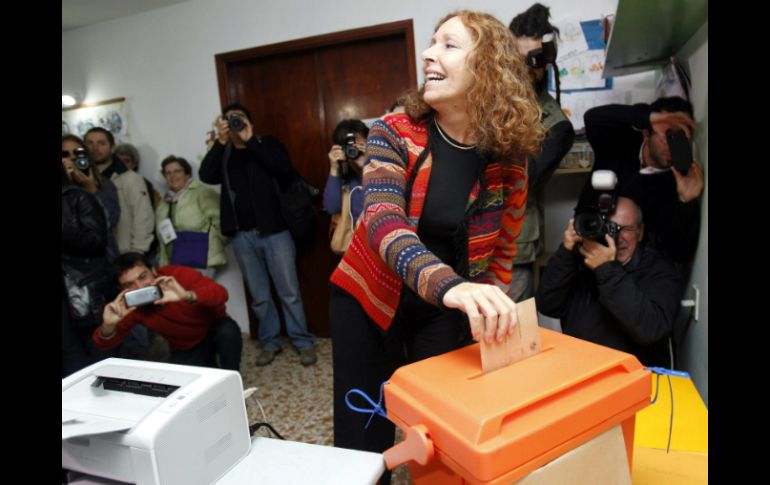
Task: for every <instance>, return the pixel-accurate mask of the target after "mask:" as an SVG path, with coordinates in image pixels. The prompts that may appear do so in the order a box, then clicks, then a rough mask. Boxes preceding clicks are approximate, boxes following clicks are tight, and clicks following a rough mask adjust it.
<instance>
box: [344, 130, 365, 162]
mask: <svg viewBox="0 0 770 485" xmlns="http://www.w3.org/2000/svg"><path fill="white" fill-rule="evenodd" d="M343 150H344V151H345V156H346V157H347V158H348V159H350V160H355V159H356V158H358V156H359V155H360V154H361V151H360V150H359V149H358V147H357V146H356V135H354V134H353V133H348V135H347V136H346V137H345V146H344V147H343Z"/></svg>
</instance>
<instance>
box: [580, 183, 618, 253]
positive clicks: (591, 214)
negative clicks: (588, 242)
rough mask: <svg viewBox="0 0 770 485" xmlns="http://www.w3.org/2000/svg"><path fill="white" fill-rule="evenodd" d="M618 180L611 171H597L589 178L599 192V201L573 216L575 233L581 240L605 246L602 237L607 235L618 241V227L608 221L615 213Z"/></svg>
mask: <svg viewBox="0 0 770 485" xmlns="http://www.w3.org/2000/svg"><path fill="white" fill-rule="evenodd" d="M617 182H618V178H617V176H616V175H615V172H613V171H612V170H597V171H595V172H594V173H593V175H592V176H591V186H592V187H593V188H594V190H596V191H599V199H598V200H597V203H596V205H595V206H589V207H586V208H583V209H579V210H578V212H577V213H576V214H575V232H577V234H578V236H580V237H582V238H583V239H592V240H594V241H597V242H600V243H602V244H606V241H605V240H604V235H605V234H609V235H610V237H611V238H612V239H614V240H615V241H617V240H618V232H620V231H619V228H618V225H617V224H616V223H614V222H612V221H610V220H609V217H610V215H611V214H612V213H613V212H615V193H614V190H615V185H616V184H617Z"/></svg>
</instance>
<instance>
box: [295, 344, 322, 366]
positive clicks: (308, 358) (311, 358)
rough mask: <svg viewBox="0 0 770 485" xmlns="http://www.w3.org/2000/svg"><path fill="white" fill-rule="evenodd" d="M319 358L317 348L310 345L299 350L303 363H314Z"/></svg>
mask: <svg viewBox="0 0 770 485" xmlns="http://www.w3.org/2000/svg"><path fill="white" fill-rule="evenodd" d="M317 360H318V357H317V356H316V355H315V349H314V348H313V347H308V348H306V349H300V351H299V361H300V362H301V363H302V365H305V366H307V365H313V364H315V363H316V361H317Z"/></svg>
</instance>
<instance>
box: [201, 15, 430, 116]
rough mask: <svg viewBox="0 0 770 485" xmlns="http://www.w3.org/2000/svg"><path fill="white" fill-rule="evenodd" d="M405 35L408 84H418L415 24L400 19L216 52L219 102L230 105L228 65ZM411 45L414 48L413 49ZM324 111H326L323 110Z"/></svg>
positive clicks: (323, 114)
mask: <svg viewBox="0 0 770 485" xmlns="http://www.w3.org/2000/svg"><path fill="white" fill-rule="evenodd" d="M399 34H401V35H403V36H404V38H405V40H406V59H407V63H408V66H409V67H408V69H409V72H408V77H409V83H410V84H411V85H412V86H417V66H416V64H415V51H414V27H413V22H412V19H407V20H398V21H396V22H389V23H386V24H379V25H372V26H369V27H361V28H358V29H352V30H343V31H340V32H332V33H331V34H323V35H316V36H313V37H305V38H303V39H296V40H290V41H286V42H279V43H277V44H270V45H265V46H260V47H252V48H249V49H241V50H237V51H231V52H225V53H222V54H216V55H215V56H214V60H215V63H216V69H217V82H218V83H219V101H220V103H221V106H227V105H228V104H230V103H231V102H233V101H232V100H231V99H229V96H228V94H227V93H228V89H227V87H228V86H229V79H228V76H227V67H228V64H231V63H236V62H243V61H249V60H254V59H259V58H262V57H268V56H274V55H280V54H288V53H296V52H301V51H307V50H313V49H318V48H320V47H326V46H331V45H339V44H345V43H348V42H356V41H361V40H366V39H372V38H378V37H390V36H393V35H399ZM410 47H411V48H410ZM321 111H323V110H321ZM320 116H321V122H322V123H324V124H325V122H326V120H325V118H326V115H325V113H320Z"/></svg>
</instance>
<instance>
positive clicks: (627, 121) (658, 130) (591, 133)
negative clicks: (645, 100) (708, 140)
mask: <svg viewBox="0 0 770 485" xmlns="http://www.w3.org/2000/svg"><path fill="white" fill-rule="evenodd" d="M692 114H693V110H692V105H691V104H690V102H688V101H686V100H684V99H682V98H679V97H670V98H659V99H658V100H656V101H655V102H654V103H652V104H651V105H647V104H636V105H633V106H624V105H607V106H598V107H596V108H592V109H590V110H588V111H586V113H585V117H584V119H585V125H586V135H587V136H588V141H589V142H590V143H591V147H592V148H593V150H594V153H595V156H596V157H595V160H596V161H595V163H594V171H596V170H612V171H613V172H615V173H616V174H617V176H618V193H619V194H621V195H627V196H628V197H631V198H633V199H634V200H636V201H637V203H638V204H639V205H640V207H641V209H642V211H643V212H644V217H645V220H646V227H647V241H648V242H649V243H650V244H651V245H653V246H654V247H656V248H657V249H658V250H660V251H663V252H665V253H666V254H668V255H669V256H671V258H673V259H674V261H676V262H677V263H679V264H688V263H690V262H691V261H692V260H693V258H694V256H695V251H696V250H697V247H698V234H699V230H700V207H699V204H698V197H699V196H700V194H701V193H702V192H703V169H702V167H701V165H700V163H699V162H698V161H697V160H695V161H693V160H692V156H691V155H688V156H687V157H684V158H687V159H686V160H681V161H678V160H672V158H673V157H672V152H673V150H672V147H670V146H669V142H668V140H667V137H670V136H675V135H676V134H677V132H684V135H685V136H686V138H687V141H686V142H685V150H686V149H687V148H689V145H688V144H689V140H690V139H691V138H692V130H694V129H695V128H696V125H695V122H694V121H693V119H692ZM675 163H679V165H678V166H679V167H681V168H680V169H677V168H676V167H675V166H672V165H674V164H675ZM690 163H691V164H692V165H691V166H689V167H688V165H689V164H690ZM596 198H597V193H596V191H594V190H593V189H592V187H591V184H590V182H587V183H586V185H585V187H584V188H583V192H582V194H581V196H580V201H579V203H578V209H579V210H580V209H581V208H583V207H586V206H589V205H591V204H593V203H594V202H595V201H596Z"/></svg>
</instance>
